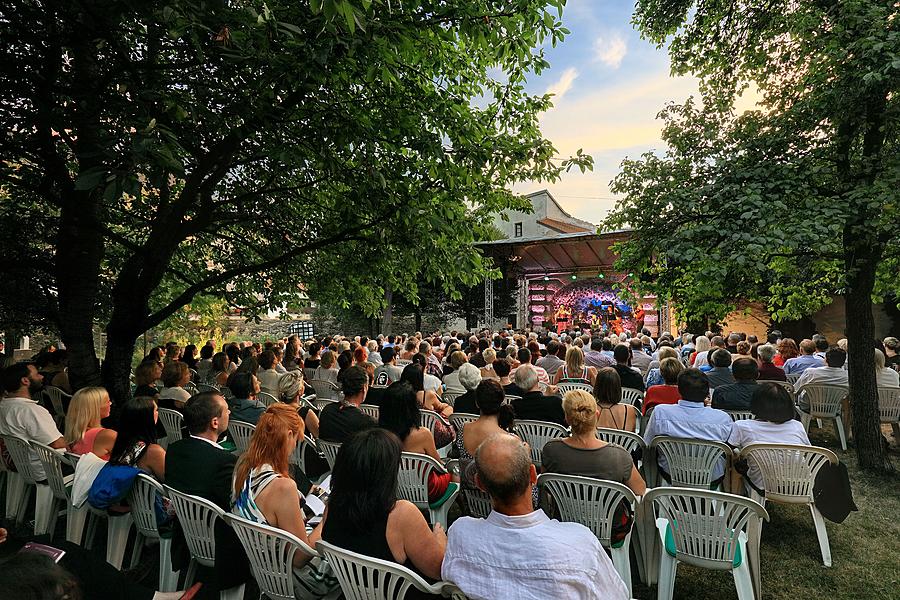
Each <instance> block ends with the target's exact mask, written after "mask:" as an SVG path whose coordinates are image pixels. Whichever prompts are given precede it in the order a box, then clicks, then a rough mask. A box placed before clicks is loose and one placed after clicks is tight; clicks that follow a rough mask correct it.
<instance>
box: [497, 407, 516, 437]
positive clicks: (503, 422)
mask: <svg viewBox="0 0 900 600" xmlns="http://www.w3.org/2000/svg"><path fill="white" fill-rule="evenodd" d="M497 424H498V425H499V426H500V429H502V430H503V431H509V432H512V430H513V427H515V424H516V413H515V411H514V410H513V407H512V404H501V405H500V410H499V411H498V412H497Z"/></svg>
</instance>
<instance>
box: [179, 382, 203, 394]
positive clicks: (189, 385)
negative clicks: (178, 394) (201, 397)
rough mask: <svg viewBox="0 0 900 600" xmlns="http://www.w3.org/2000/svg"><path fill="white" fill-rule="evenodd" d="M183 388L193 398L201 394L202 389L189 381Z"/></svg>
mask: <svg viewBox="0 0 900 600" xmlns="http://www.w3.org/2000/svg"><path fill="white" fill-rule="evenodd" d="M181 387H182V388H184V390H185V391H186V392H187V393H188V394H190V395H191V396H196V395H197V394H198V393H199V392H200V389H199V388H198V387H197V385H196V384H195V383H193V382H190V381H188V382H187V383H186V384H184V385H183V386H181Z"/></svg>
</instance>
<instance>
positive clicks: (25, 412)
mask: <svg viewBox="0 0 900 600" xmlns="http://www.w3.org/2000/svg"><path fill="white" fill-rule="evenodd" d="M0 434H2V435H12V436H15V437H18V438H21V439H23V440H26V441H28V442H37V443H38V444H44V445H50V444H51V443H53V442H55V441H56V440H58V439H59V438H61V437H62V436H63V435H62V434H61V433H60V432H59V429H57V428H56V423H55V422H54V421H53V417H52V416H50V413H49V412H48V411H47V409H46V408H44V407H43V406H41V405H40V404H38V403H37V400H31V399H29V398H4V399H3V400H2V401H0ZM30 453H31V466H32V469H34V472H35V476H37V477H39V478H40V479H46V478H47V477H46V475H45V474H44V467H43V466H42V465H41V461H40V459H39V458H38V455H37V452H35V451H33V450H31V451H30Z"/></svg>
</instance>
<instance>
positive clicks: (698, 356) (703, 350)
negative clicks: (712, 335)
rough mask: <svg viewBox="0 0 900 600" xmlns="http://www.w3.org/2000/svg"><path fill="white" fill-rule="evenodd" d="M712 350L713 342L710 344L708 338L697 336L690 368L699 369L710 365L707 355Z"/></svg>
mask: <svg viewBox="0 0 900 600" xmlns="http://www.w3.org/2000/svg"><path fill="white" fill-rule="evenodd" d="M710 348H712V342H710V340H709V338H708V337H707V336H705V335H700V336H697V339H696V340H695V341H694V351H693V352H692V353H691V365H690V366H692V367H694V368H696V369H699V368H700V367H702V366H703V365H706V364H709V361H707V356H706V355H707V353H708V352H709V349H710Z"/></svg>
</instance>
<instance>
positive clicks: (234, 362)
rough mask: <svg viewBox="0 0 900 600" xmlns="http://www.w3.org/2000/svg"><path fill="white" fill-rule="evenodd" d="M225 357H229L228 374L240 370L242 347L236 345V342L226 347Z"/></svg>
mask: <svg viewBox="0 0 900 600" xmlns="http://www.w3.org/2000/svg"><path fill="white" fill-rule="evenodd" d="M223 352H225V355H226V356H228V365H227V368H228V373H229V374H230V373H231V372H232V371H234V370H235V369H237V368H238V365H240V364H241V347H240V346H238V345H237V344H235V343H234V342H232V343H230V344H228V345H227V346H225V349H224V350H223Z"/></svg>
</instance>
